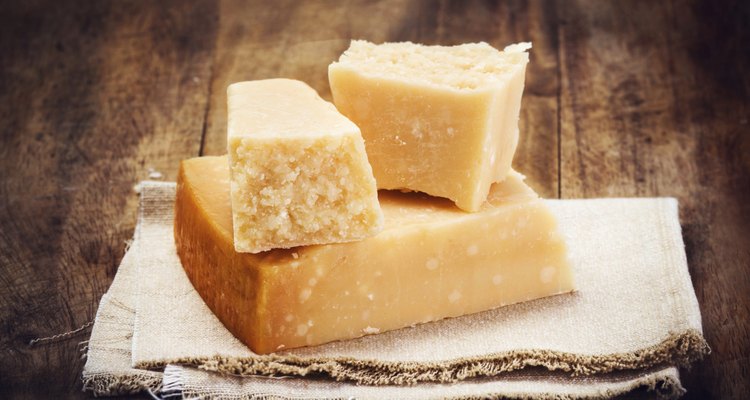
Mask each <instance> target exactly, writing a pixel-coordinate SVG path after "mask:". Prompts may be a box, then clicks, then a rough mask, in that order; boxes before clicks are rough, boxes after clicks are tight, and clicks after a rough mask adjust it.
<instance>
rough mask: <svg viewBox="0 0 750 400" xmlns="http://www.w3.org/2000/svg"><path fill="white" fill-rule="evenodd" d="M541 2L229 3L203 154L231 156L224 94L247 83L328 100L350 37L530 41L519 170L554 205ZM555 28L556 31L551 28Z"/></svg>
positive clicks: (552, 88) (553, 145)
mask: <svg viewBox="0 0 750 400" xmlns="http://www.w3.org/2000/svg"><path fill="white" fill-rule="evenodd" d="M554 17H555V16H554V14H552V13H550V8H549V7H546V6H545V5H544V3H543V2H538V1H535V2H531V3H526V2H521V1H514V2H509V3H502V4H496V3H488V2H481V1H469V2H460V3H459V2H439V3H436V2H433V1H415V2H403V1H392V0H389V1H382V2H369V1H355V2H347V3H337V6H336V7H331V2H329V1H307V2H292V3H283V5H282V6H279V7H267V6H266V4H265V3H264V2H258V1H256V2H245V1H234V0H230V1H223V2H222V3H221V17H220V19H221V22H220V24H219V26H220V29H219V34H218V39H217V48H216V54H215V56H214V76H213V81H212V82H211V97H210V105H209V113H208V119H207V129H206V137H205V146H204V148H203V153H202V154H207V155H208V154H210V155H218V154H224V153H226V137H225V136H226V87H227V86H228V85H229V84H230V83H232V82H237V81H243V80H254V79H267V78H276V77H284V78H292V79H299V80H302V81H305V82H307V83H308V84H309V85H310V86H312V87H313V88H315V89H316V90H317V91H318V92H319V93H320V94H321V96H323V97H324V98H325V99H327V100H329V101H330V100H331V94H330V89H329V88H328V74H327V71H328V70H327V68H328V64H330V63H331V62H333V61H335V60H336V59H338V57H339V55H340V54H341V53H342V52H343V51H344V50H345V49H346V48H347V47H348V45H349V41H350V40H351V39H352V38H357V39H366V40H370V41H373V42H378V43H380V42H384V41H405V40H410V41H414V42H419V43H425V44H443V45H453V44H459V43H465V42H476V41H486V42H488V43H490V44H492V45H494V46H495V47H498V48H503V47H505V46H506V45H508V44H511V43H515V42H518V41H533V42H534V46H535V48H534V50H533V51H532V53H531V58H532V62H531V64H530V66H529V73H528V75H527V76H528V78H527V89H526V90H527V91H526V93H527V95H526V96H525V98H524V104H523V108H522V109H523V112H522V116H521V122H520V128H521V132H522V133H521V135H522V140H521V142H520V145H519V150H518V153H517V157H516V160H515V167H516V168H517V169H519V170H520V171H521V172H523V173H524V174H526V175H528V177H529V181H530V182H531V184H532V185H533V186H534V188H535V189H537V190H538V191H539V192H540V194H541V195H543V196H545V197H557V195H558V186H557V182H558V170H557V159H558V157H557V149H558V145H557V130H558V129H557V95H558V89H559V84H558V81H557V74H558V68H557V42H556V33H557V32H556V30H555V29H554V24H552V20H553V19H554ZM550 26H552V27H553V29H549V27H550Z"/></svg>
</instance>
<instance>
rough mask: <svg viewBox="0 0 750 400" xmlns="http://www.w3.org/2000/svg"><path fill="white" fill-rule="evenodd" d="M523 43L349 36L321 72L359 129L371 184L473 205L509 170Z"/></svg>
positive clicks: (523, 65) (521, 78)
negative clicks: (499, 46) (500, 45)
mask: <svg viewBox="0 0 750 400" xmlns="http://www.w3.org/2000/svg"><path fill="white" fill-rule="evenodd" d="M530 47H531V45H530V44H528V43H521V44H516V45H512V46H508V47H506V48H505V51H502V52H500V51H498V50H496V49H494V48H493V47H492V46H490V45H488V44H487V43H470V44H462V45H459V46H447V47H446V46H423V45H419V44H414V43H410V42H406V43H385V44H381V45H375V44H373V43H369V42H366V41H360V40H355V41H353V42H352V43H351V46H350V47H349V49H348V50H346V52H344V54H343V55H341V58H340V59H339V61H338V62H334V63H333V64H331V65H330V66H329V67H328V79H329V81H330V85H331V92H332V94H333V101H334V103H335V104H336V107H337V108H338V109H339V111H341V113H342V114H344V115H346V116H347V117H349V119H351V120H352V121H354V123H355V124H357V125H358V126H359V127H360V129H361V130H362V135H363V136H364V138H365V146H366V148H367V155H368V157H369V159H370V162H371V163H372V168H373V172H374V174H375V180H376V181H377V184H378V188H381V189H408V190H415V191H421V192H425V193H428V194H431V195H434V196H441V197H446V198H448V199H451V200H453V201H454V202H455V203H456V205H457V206H458V207H460V208H462V209H463V210H466V211H477V210H479V208H480V206H481V205H482V204H483V203H484V201H485V199H486V198H487V195H488V193H489V191H490V185H491V184H492V183H494V182H499V181H502V180H503V179H504V178H505V177H506V176H507V175H508V173H509V171H510V168H511V161H512V160H513V154H514V153H515V150H516V145H517V143H518V116H519V112H520V109H521V94H522V92H523V87H524V75H525V71H526V64H527V63H528V60H529V56H528V53H527V52H526V50H527V49H528V48H530Z"/></svg>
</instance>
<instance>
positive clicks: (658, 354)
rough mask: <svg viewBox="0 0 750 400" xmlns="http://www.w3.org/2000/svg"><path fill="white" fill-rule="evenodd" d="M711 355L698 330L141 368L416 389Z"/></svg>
mask: <svg viewBox="0 0 750 400" xmlns="http://www.w3.org/2000/svg"><path fill="white" fill-rule="evenodd" d="M710 352H711V349H710V348H709V346H708V343H706V340H705V339H704V338H703V335H702V334H701V333H700V332H698V331H696V330H687V331H685V332H684V333H682V334H672V335H670V336H669V337H668V338H667V339H665V340H664V341H662V342H661V343H659V344H656V345H654V346H650V347H647V348H644V349H641V350H637V351H634V352H630V353H614V354H607V355H580V354H571V353H564V352H555V351H549V350H517V351H511V352H507V353H500V354H494V355H488V356H483V357H476V358H467V359H459V360H449V361H442V362H430V363H417V362H382V361H375V360H359V359H352V358H333V359H314V358H301V357H298V356H292V355H278V354H276V355H274V354H270V355H265V356H258V357H253V358H234V357H222V356H216V357H211V358H181V359H174V360H163V361H160V362H142V363H139V364H138V365H137V366H136V367H137V368H143V369H162V368H164V367H165V366H166V365H167V364H182V365H190V366H195V367H198V368H200V369H203V370H206V371H212V372H220V373H227V374H232V375H240V376H251V375H265V376H278V375H285V376H302V377H304V376H308V375H319V374H323V375H327V376H329V377H331V378H333V379H335V380H337V381H352V382H356V383H358V384H364V385H413V384H417V383H420V382H433V383H454V382H459V381H462V380H465V379H470V378H476V377H492V376H497V375H499V374H501V373H505V372H510V371H517V370H521V369H523V368H526V367H544V368H546V369H548V370H550V371H563V372H570V373H571V375H572V376H589V375H597V374H603V373H609V372H614V371H625V370H637V369H646V368H652V367H655V366H658V365H675V366H678V367H689V366H690V364H692V363H693V362H696V361H698V360H700V359H702V358H703V357H705V356H706V355H708V354H709V353H710Z"/></svg>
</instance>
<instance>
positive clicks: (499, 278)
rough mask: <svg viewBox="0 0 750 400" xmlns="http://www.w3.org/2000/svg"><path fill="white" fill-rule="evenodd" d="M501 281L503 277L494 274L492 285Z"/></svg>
mask: <svg viewBox="0 0 750 400" xmlns="http://www.w3.org/2000/svg"><path fill="white" fill-rule="evenodd" d="M501 283H503V277H502V275H495V276H493V277H492V284H493V285H499V284H501Z"/></svg>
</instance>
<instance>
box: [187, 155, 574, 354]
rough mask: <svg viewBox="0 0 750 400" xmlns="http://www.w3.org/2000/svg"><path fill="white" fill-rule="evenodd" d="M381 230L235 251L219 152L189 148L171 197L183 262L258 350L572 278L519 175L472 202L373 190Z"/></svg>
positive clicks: (520, 296)
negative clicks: (465, 207)
mask: <svg viewBox="0 0 750 400" xmlns="http://www.w3.org/2000/svg"><path fill="white" fill-rule="evenodd" d="M380 203H381V207H382V210H383V213H384V215H385V227H384V230H383V231H382V232H381V233H380V234H378V235H376V236H374V237H371V238H368V239H365V240H362V241H360V242H352V243H341V244H333V245H317V246H307V247H298V248H294V249H278V250H273V251H268V252H264V253H260V254H249V253H237V252H236V251H234V246H233V244H232V242H233V240H232V212H231V209H230V200H229V171H228V168H227V161H226V158H224V157H201V158H194V159H190V160H185V161H183V162H182V164H181V166H180V173H179V178H178V183H177V200H176V205H175V225H174V229H175V240H176V244H177V252H178V254H179V256H180V259H181V261H182V265H183V267H184V269H185V271H186V272H187V275H188V277H189V278H190V281H191V282H192V283H193V286H195V289H196V290H197V291H198V293H200V295H201V296H202V297H203V299H204V300H205V302H206V304H207V305H208V307H209V308H210V309H211V310H213V312H214V313H215V314H216V316H217V317H218V318H219V319H220V320H221V321H222V322H223V323H224V325H225V326H226V327H227V328H228V329H229V331H231V332H232V333H233V334H234V335H235V336H236V337H237V338H239V339H240V340H241V341H243V342H244V343H246V344H247V345H248V346H249V347H250V348H251V349H252V350H253V351H255V352H256V353H269V352H274V351H276V350H280V349H289V348H293V347H299V346H307V345H316V344H321V343H326V342H330V341H334V340H339V339H349V338H356V337H358V336H362V335H365V334H372V333H377V332H383V331H387V330H391V329H397V328H402V327H406V326H410V325H414V324H418V323H422V322H428V321H435V320H439V319H441V318H446V317H456V316H459V315H464V314H469V313H475V312H478V311H482V310H487V309H491V308H494V307H498V306H502V305H504V304H511V303H516V302H520V301H524V300H529V299H535V298H539V297H543V296H549V295H553V294H556V293H562V292H568V291H570V290H572V289H573V280H572V277H571V270H570V266H569V264H568V261H567V259H566V248H565V244H564V242H563V240H562V238H561V237H560V236H559V235H558V233H557V229H556V222H555V218H554V217H553V215H552V214H550V211H549V210H548V208H547V207H546V206H545V203H544V202H543V201H542V200H540V199H539V198H538V197H537V195H536V194H535V193H534V192H533V191H532V190H531V189H530V188H529V187H528V186H526V185H525V184H524V183H523V181H522V178H521V176H519V175H518V174H515V173H512V174H510V175H509V176H508V178H507V179H506V180H505V181H504V182H503V183H500V184H497V185H495V186H494V187H493V189H492V191H491V193H490V196H489V201H488V203H486V204H485V205H483V206H482V208H481V209H480V210H479V211H478V212H477V213H466V212H463V211H461V210H459V209H457V208H456V207H455V206H454V204H453V203H451V202H450V201H447V200H445V199H440V198H434V197H429V196H426V195H424V194H421V193H400V192H388V191H381V192H380Z"/></svg>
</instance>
